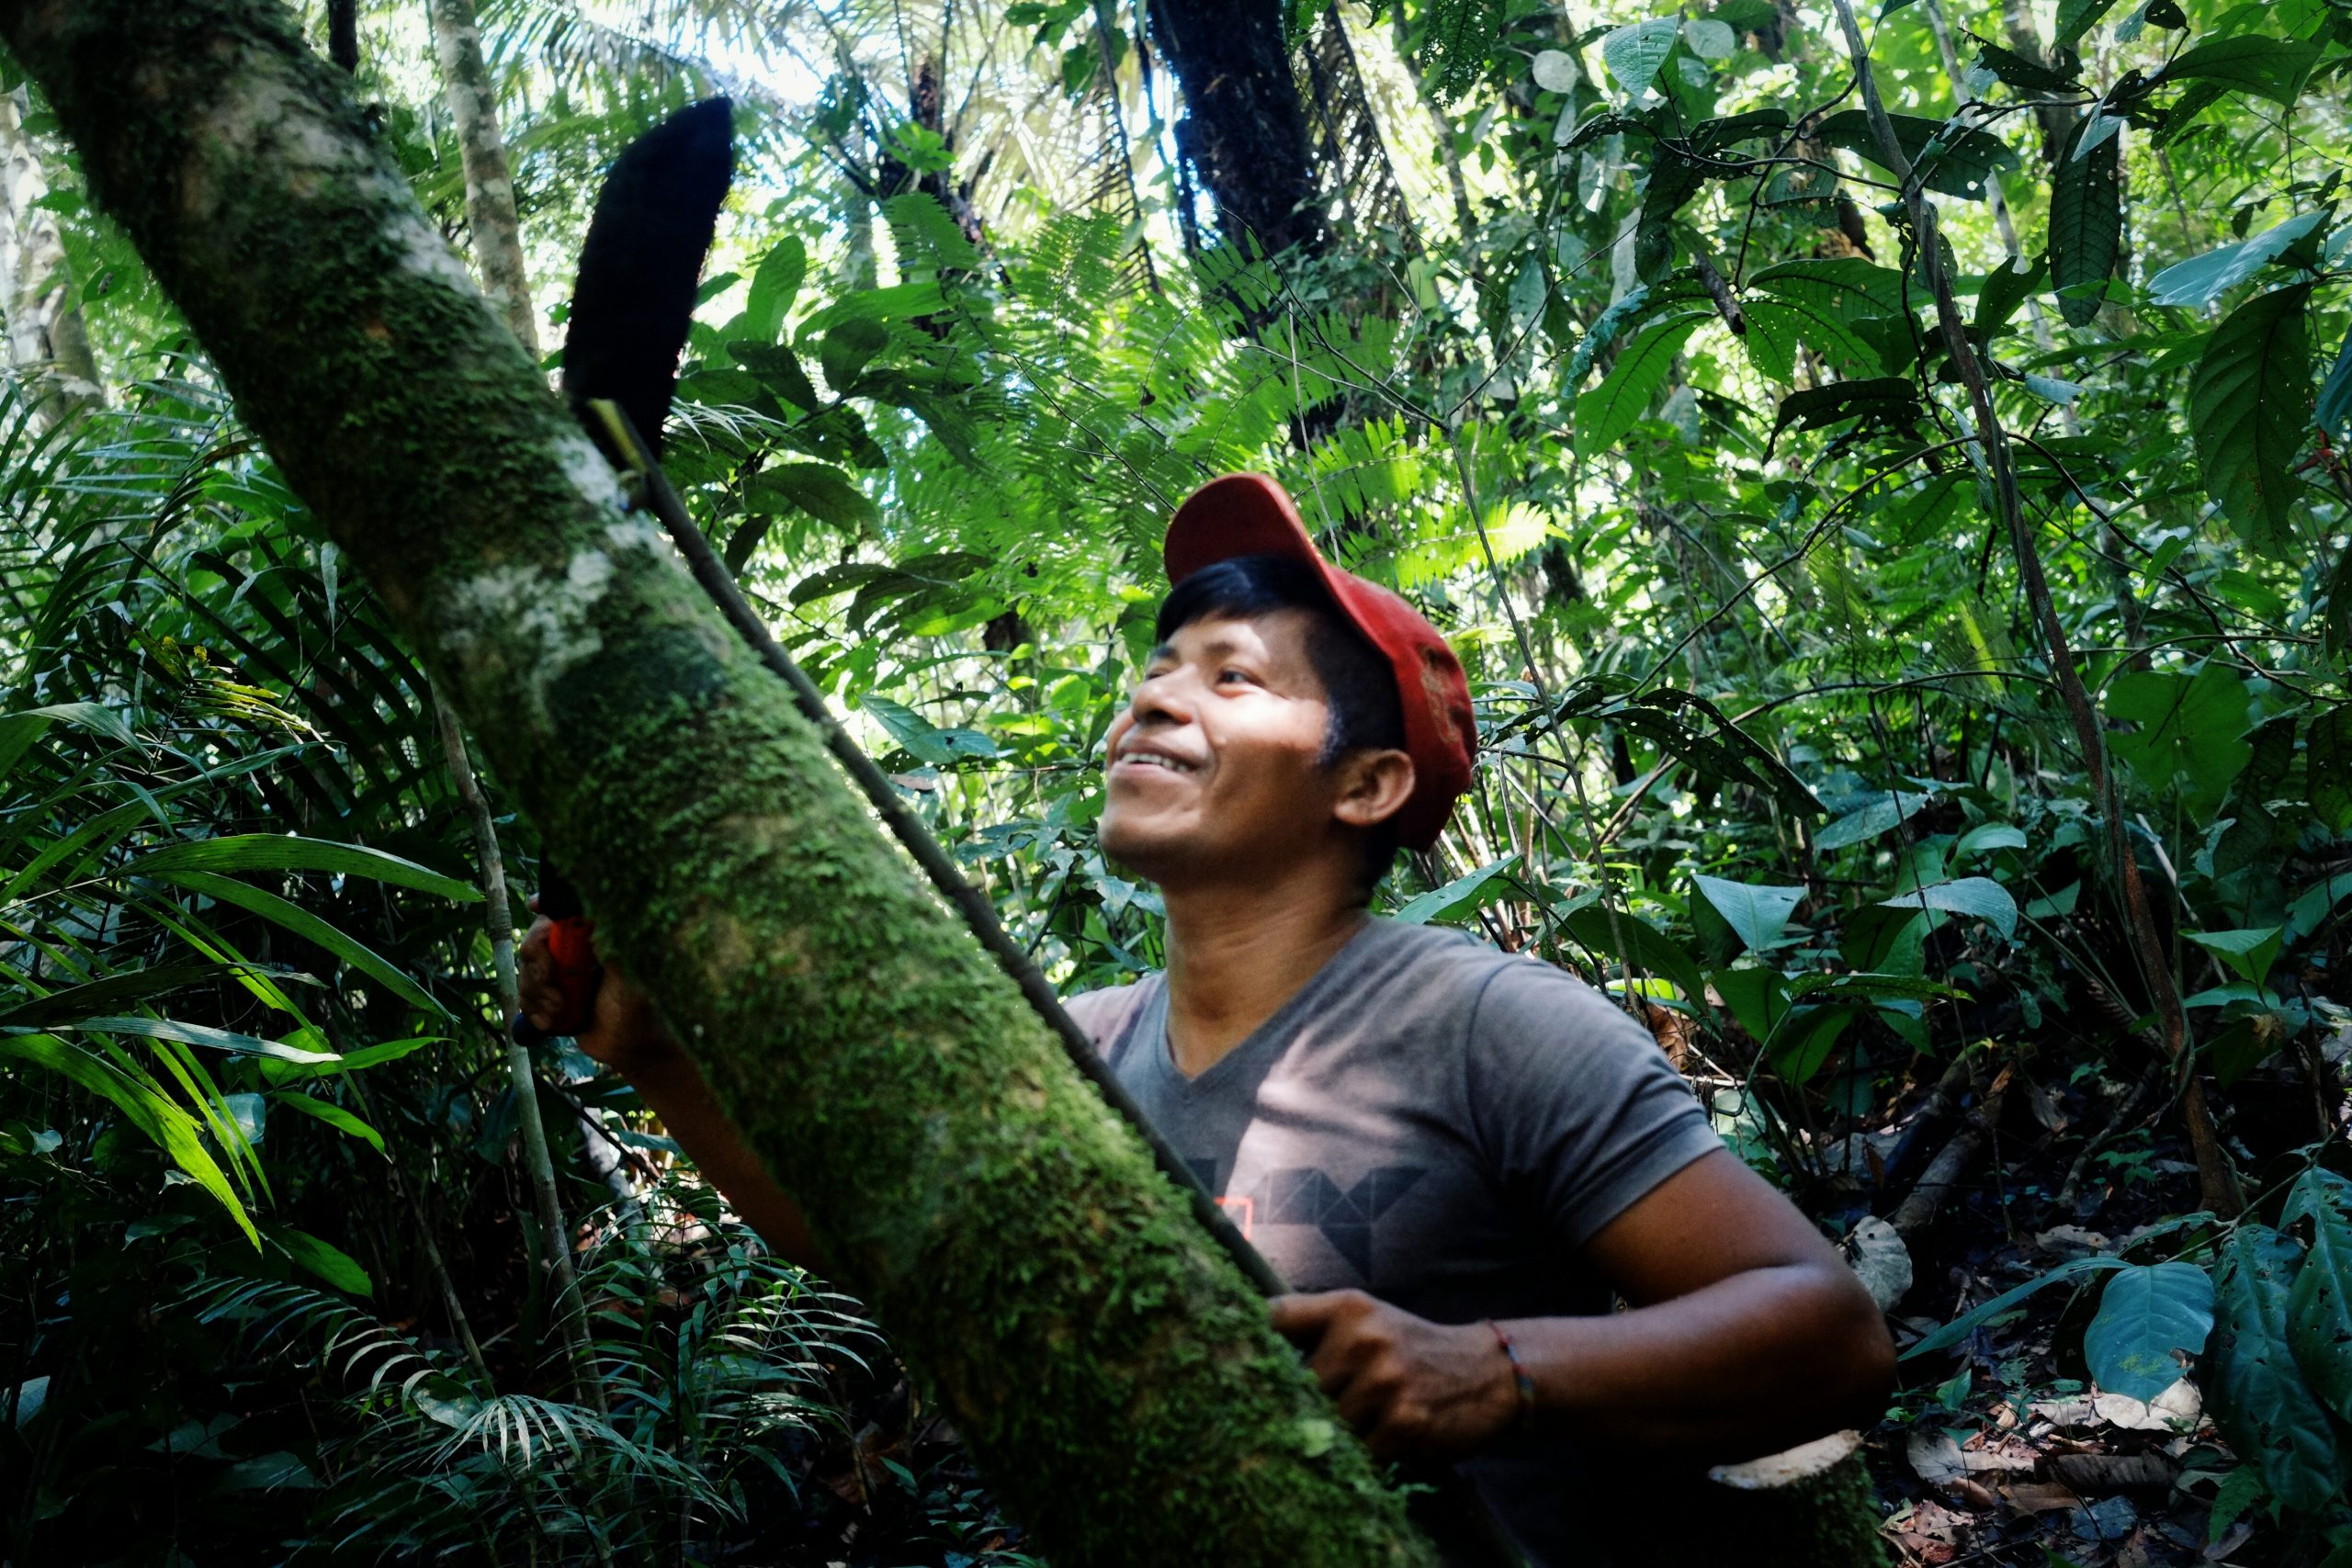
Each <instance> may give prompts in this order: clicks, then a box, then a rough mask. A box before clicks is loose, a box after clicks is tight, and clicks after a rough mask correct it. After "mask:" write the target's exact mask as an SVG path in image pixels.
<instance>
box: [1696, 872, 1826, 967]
mask: <svg viewBox="0 0 2352 1568" xmlns="http://www.w3.org/2000/svg"><path fill="white" fill-rule="evenodd" d="M1691 882H1692V883H1693V884H1694V885H1695V886H1697V887H1698V889H1699V891H1700V892H1701V893H1702V895H1704V896H1705V897H1706V900H1707V902H1708V903H1710V904H1712V905H1713V906H1714V908H1715V912H1716V913H1717V914H1719V915H1721V916H1723V918H1724V921H1725V922H1726V923H1728V924H1729V925H1730V927H1731V929H1732V930H1733V931H1736V932H1738V933H1739V940H1740V941H1741V942H1743V943H1745V944H1746V945H1747V950H1748V951H1749V952H1750V953H1761V952H1762V951H1763V950H1764V949H1766V948H1768V947H1770V946H1771V945H1772V944H1773V943H1774V942H1778V941H1779V940H1780V938H1781V931H1783V930H1784V929H1786V927H1787V926H1788V923H1789V916H1790V915H1792V914H1793V913H1794V912H1795V910H1796V907H1797V905H1798V904H1799V903H1800V902H1801V901H1802V900H1803V899H1804V894H1805V890H1804V888H1803V887H1759V886H1750V885H1749V884H1747V883H1745V882H1726V881H1724V879H1723V878H1722V877H1719V876H1693V877H1691Z"/></svg>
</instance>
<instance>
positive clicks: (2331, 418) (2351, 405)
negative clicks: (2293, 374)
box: [2317, 333, 2352, 440]
mask: <svg viewBox="0 0 2352 1568" xmlns="http://www.w3.org/2000/svg"><path fill="white" fill-rule="evenodd" d="M2317 423H2318V424H2319V428H2320V432H2321V434H2324V435H2329V436H2333V437H2335V438H2336V439H2337V440H2341V439H2343V436H2344V433H2345V427H2346V426H2347V425H2352V333H2345V334H2344V346H2343V347H2342V348H2339V349H2337V350H2336V351H2335V365H2334V366H2333V367H2331V368H2330V369H2329V370H2328V373H2327V379H2326V380H2324V381H2323V382H2321V383H2320V389H2319V407H2318V410H2317Z"/></svg>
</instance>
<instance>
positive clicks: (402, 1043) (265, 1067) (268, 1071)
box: [262, 1034, 448, 1083]
mask: <svg viewBox="0 0 2352 1568" xmlns="http://www.w3.org/2000/svg"><path fill="white" fill-rule="evenodd" d="M447 1038H448V1037H447V1035H440V1034H420V1035H418V1036H417V1037H416V1038H414V1039H413V1040H387V1041H385V1042H383V1043H381V1044H379V1045H362V1046H361V1047H360V1048H359V1049H358V1050H356V1051H346V1052H345V1053H344V1054H343V1055H340V1056H329V1057H324V1058H322V1059H320V1060H318V1061H316V1062H303V1063H300V1064H297V1063H293V1062H280V1061H270V1062H265V1063H263V1064H262V1076H263V1077H266V1078H267V1079H268V1080H269V1081H270V1082H271V1083H288V1082H290V1081H292V1080H294V1079H297V1078H315V1077H325V1076H326V1075H328V1074H330V1073H356V1072H362V1071H365V1070H366V1069H367V1068H369V1067H372V1066H378V1065H379V1064H381V1063H384V1062H397V1061H399V1060H400V1059H401V1057H402V1056H405V1055H408V1054H409V1053H410V1052H412V1051H421V1050H423V1049H424V1047H425V1046H427V1045H439V1044H442V1043H445V1042H446V1041H447Z"/></svg>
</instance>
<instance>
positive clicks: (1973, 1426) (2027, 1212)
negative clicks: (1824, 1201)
mask: <svg viewBox="0 0 2352 1568" xmlns="http://www.w3.org/2000/svg"><path fill="white" fill-rule="evenodd" d="M2009 1100H2010V1103H2009V1105H2008V1106H2007V1115H2006V1116H2005V1117H2004V1118H2003V1124H2002V1126H2001V1127H2000V1128H1999V1129H1998V1130H1997V1132H1996V1140H1995V1146H1994V1148H1993V1150H1992V1151H1991V1157H1990V1158H1989V1159H1987V1160H1985V1161H1984V1162H1983V1163H1981V1164H1980V1165H1979V1166H1978V1167H1977V1168H1976V1170H1975V1172H1974V1173H1973V1177H1972V1179H1971V1181H1970V1184H1969V1185H1968V1186H1967V1187H1966V1189H1965V1190H1964V1192H1963V1193H1962V1195H1961V1196H1960V1197H1959V1198H1958V1199H1957V1201H1951V1202H1949V1203H1947V1205H1946V1206H1945V1207H1944V1209H1943V1210H1942V1212H1941V1213H1940V1214H1939V1216H1938V1217H1937V1218H1936V1220H1935V1221H1934V1222H1933V1223H1932V1224H1930V1225H1929V1226H1928V1227H1927V1228H1926V1229H1925V1230H1924V1231H1922V1232H1920V1233H1918V1234H1917V1235H1914V1236H1913V1237H1912V1238H1911V1251H1912V1265H1913V1280H1912V1284H1911V1287H1910V1289H1909V1290H1908V1291H1907V1292H1905V1294H1904V1296H1903V1298H1902V1300H1901V1302H1900V1303H1898V1304H1897V1305H1896V1306H1895V1308H1894V1314H1893V1321H1894V1326H1895V1330H1896V1343H1897V1345H1898V1347H1900V1348H1907V1347H1908V1346H1910V1345H1913V1344H1916V1343H1917V1342H1918V1340H1919V1339H1920V1338H1921V1337H1924V1336H1925V1335H1926V1334H1927V1333H1928V1332H1929V1331H1931V1330H1933V1329H1935V1328H1936V1327H1938V1326H1939V1325H1942V1324H1943V1323H1946V1322H1948V1321H1950V1320H1951V1319H1952V1318H1954V1317H1956V1316H1958V1315H1959V1314H1962V1313H1963V1312H1965V1311H1967V1310H1969V1309H1970V1308H1972V1307H1974V1306H1976V1305H1978V1304H1979V1303H1984V1302H1985V1301H1988V1300H1990V1299H1991V1298H1992V1297H1994V1296H1996V1295H1997V1294H1999V1293H2000V1292H2004V1291H2007V1290H2010V1289H2012V1288H2014V1287H2016V1286H2018V1285H2021V1284H2024V1283H2026V1282H2027V1281H2029V1280H2033V1279H2035V1278H2037V1277H2038V1276H2040V1275H2042V1274H2044V1273H2046V1272H2048V1271H2049V1270H2050V1269H2053V1268H2056V1267H2058V1266H2059V1265H2061V1264H2064V1263H2066V1262H2067V1261H2069V1260H2071V1259H2073V1258H2082V1257H2086V1256H2089V1255H2091V1254H2094V1253H2098V1254H2112V1253H2115V1252H2117V1251H2120V1249H2122V1248H2123V1247H2127V1246H2129V1245H2131V1242H2132V1241H2133V1240H2134V1239H2135V1238H2137V1237H2141V1236H2143V1235H2150V1234H2151V1233H2152V1232H2154V1229H2155V1227H2158V1226H2165V1224H2166V1221H2167V1220H2168V1219H2169V1218H2170V1217H2172V1216H2177V1215H2180V1214H2183V1213H2189V1212H2192V1211H2195V1210H2196V1209H2197V1208H2198V1201H2197V1178H2196V1170H2195V1168H2194V1167H2193V1166H2192V1165H2190V1164H2189V1163H2188V1149H2187V1147H2186V1145H2185V1144H2184V1143H2183V1142H2182V1140H2181V1139H2180V1138H2179V1137H2178V1135H2177V1131H2176V1129H2177V1118H2175V1117H2172V1116H2168V1115H2167V1116H2159V1117H2155V1118H2154V1120H2153V1125H2151V1126H2141V1127H2136V1128H2133V1129H2132V1130H2131V1131H2130V1132H2129V1133H2127V1134H2125V1135H2123V1136H2121V1137H2119V1138H2117V1139H2116V1140H2114V1141H2113V1142H2112V1143H2111V1144H2110V1145H2109V1147H2108V1148H2107V1149H2106V1150H2104V1151H2102V1154H2101V1155H2100V1156H2098V1158H2097V1159H2095V1161H2094V1162H2093V1164H2092V1167H2091V1173H2090V1175H2089V1176H2088V1178H2087V1179H2085V1180H2084V1181H2083V1182H2082V1183H2081V1184H2080V1187H2079V1189H2078V1190H2077V1193H2076V1194H2075V1197H2074V1199H2073V1201H2071V1202H2067V1203H2064V1204H2062V1203H2060V1202H2059V1201H2057V1196H2058V1194H2059V1192H2060V1191H2061V1190H2062V1189H2063V1187H2064V1181H2065V1177H2066V1174H2067V1171H2068V1168H2069V1167H2070V1166H2071V1165H2072V1164H2073V1163H2074V1160H2075V1156H2076V1155H2077V1154H2078V1153H2079V1152H2080V1149H2081V1143H2080V1140H2079V1138H2078V1137H2077V1136H2075V1135H2074V1134H2078V1133H2079V1132H2080V1131H2081V1129H2080V1127H2078V1126H2075V1127H2070V1126H2069V1125H2068V1123H2069V1121H2070V1119H2071V1117H2072V1116H2073V1115H2076V1114H2080V1113H2081V1112H2082V1111H2085V1110H2086V1109H2088V1108H2087V1107H2086V1106H2084V1105H2083V1102H2082V1099H2081V1097H2079V1096H2077V1095H2073V1094H2047V1095H2038V1096H2032V1097H2028V1098H2027V1099H2026V1100H2025V1102H2024V1103H2019V1100H2020V1097H2018V1096H2016V1095H2012V1096H2010V1097H2009ZM2233 1101H2234V1104H2235V1108H2236V1112H2237V1120H2238V1121H2239V1122H2240V1124H2241V1129H2242V1131H2244V1132H2245V1134H2247V1137H2245V1138H2242V1139H2240V1140H2238V1146H2239V1149H2240V1153H2241V1157H2242V1158H2243V1157H2244V1149H2245V1143H2246V1142H2248V1141H2251V1142H2252V1144H2253V1146H2254V1147H2256V1148H2262V1147H2279V1146H2288V1145H2291V1144H2295V1143H2308V1141H2309V1140H2310V1139H2311V1137H2312V1132H2311V1131H2310V1130H2309V1129H2311V1128H2312V1126H2313V1125H2314V1122H2315V1117H2314V1112H2313V1101H2312V1087H2311V1085H2310V1082H2309V1080H2308V1079H2305V1078H2303V1077H2301V1075H2300V1074H2288V1073H2281V1074H2278V1075H2276V1076H2267V1077H2265V1076H2257V1077H2254V1078H2250V1079H2248V1080H2246V1081H2245V1082H2244V1083H2242V1084H2241V1085H2239V1086H2238V1089H2237V1092H2236V1093H2235V1094H2234V1095H2233ZM2147 1120H2149V1119H2148V1118H2143V1121H2147ZM2258 1123H2259V1124H2262V1125H2259V1126H2257V1124H2258ZM2268 1123H2276V1125H2275V1126H2273V1125H2268ZM2272 1134H2276V1135H2277V1137H2276V1141H2275V1142H2274V1141H2273V1138H2272V1136H2271V1135H2272ZM2250 1168H2252V1169H2253V1172H2254V1174H2255V1176H2256V1181H2255V1183H2254V1186H2253V1188H2252V1190H2254V1191H2255V1192H2256V1195H2257V1197H2256V1201H2257V1202H2259V1201H2260V1199H2259V1195H2260V1193H2261V1192H2263V1191H2264V1190H2266V1185H2267V1184H2266V1182H2265V1180H2264V1178H2265V1177H2267V1176H2274V1175H2278V1173H2275V1172H2266V1171H2262V1170H2260V1169H2259V1168H2255V1167H2250ZM2166 1228H2170V1227H2168V1226H2167V1227H2166ZM2099 1281H2100V1276H2098V1275H2089V1276H2081V1277H2078V1278H2077V1279H2076V1280H2069V1281H2064V1282H2061V1283H2058V1284H2055V1285H2053V1286H2052V1287H2051V1288H2049V1289H2047V1290H2043V1291H2041V1292H2037V1293H2035V1294H2033V1295H2031V1296H2029V1297H2028V1298H2026V1300H2024V1301H2023V1302H2022V1303H2019V1304H2018V1306H2017V1307H2016V1308H2014V1309H2013V1310H2011V1311H2010V1312H2008V1313H2006V1314H2000V1315H1997V1316H1996V1317H1994V1318H1993V1319H1991V1320H1989V1321H1988V1322H1987V1323H1986V1324H1985V1325H1981V1326H1980V1327H1979V1328H1978V1329H1977V1330H1976V1331H1975V1332H1974V1333H1973V1334H1972V1335H1971V1336H1970V1337H1968V1338H1967V1339H1966V1340H1964V1341H1963V1342H1962V1344H1961V1345H1959V1346H1957V1347H1954V1348H1952V1349H1951V1350H1949V1351H1945V1352H1942V1353H1939V1354H1930V1355H1928V1356H1924V1357H1921V1358H1919V1359H1916V1360H1906V1361H1905V1363H1904V1366H1903V1384H1904V1386H1903V1390H1902V1392H1901V1393H1900V1394H1899V1395H1898V1396H1897V1400H1896V1403H1895V1404H1894V1408H1893V1409H1892V1410H1891V1411H1890V1413H1889V1416H1888V1419H1887V1420H1885V1421H1884V1422H1883V1423H1882V1424H1881V1425H1880V1427H1878V1428H1877V1430H1876V1431H1874V1432H1872V1433H1871V1434H1870V1435H1869V1448H1868V1453H1869V1456H1870V1460H1871V1469H1872V1472H1873V1474H1874V1476H1875V1477H1876V1480H1877V1483H1878V1486H1879V1493H1880V1497H1881V1499H1882V1501H1883V1504H1885V1505H1886V1506H1888V1507H1889V1508H1890V1509H1891V1514H1890V1517H1889V1518H1888V1520H1887V1524H1886V1527H1885V1531H1884V1534H1885V1539H1886V1540H1887V1542H1888V1545H1889V1547H1890V1548H1891V1550H1892V1551H1893V1552H1894V1556H1895V1559H1896V1560H1897V1561H1898V1562H1901V1563H1903V1564H1905V1568H1910V1565H1915V1564H1917V1565H1930V1564H1932V1565H1943V1564H1960V1563H1982V1564H1988V1565H1989V1564H2021V1565H2022V1564H2030V1565H2031V1568H2059V1565H2063V1564H2077V1565H2079V1568H2110V1565H2111V1568H2152V1565H2158V1564H2163V1565H2171V1564H2190V1563H2196V1564H2205V1563H2224V1564H2227V1563H2234V1564H2239V1565H2241V1568H2282V1565H2286V1564H2303V1563H2309V1562H2317V1561H2318V1560H2320V1559H2321V1558H2323V1557H2324V1556H2325V1555H2326V1550H2325V1548H2324V1545H2323V1544H2322V1543H2320V1542H2319V1541H2318V1540H2317V1539H2316V1538H2315V1537H2312V1536H2311V1535H2310V1534H2309V1533H2308V1532H2306V1531H2298V1530H2297V1529H2294V1528H2293V1527H2292V1526H2291V1525H2289V1524H2282V1523H2280V1522H2278V1521H2276V1520H2274V1519H2273V1518H2272V1517H2271V1516H2270V1514H2269V1512H2268V1510H2267V1506H2249V1505H2250V1504H2253V1503H2254V1502H2255V1499H2256V1495H2257V1494H2256V1490H2255V1488H2254V1487H2252V1486H2251V1485H2250V1484H2249V1483H2250V1481H2251V1472H2245V1473H2244V1474H2242V1475H2241V1478H2240V1479H2239V1480H2237V1481H2236V1482H2234V1483H2233V1481H2232V1480H2231V1477H2232V1475H2233V1473H2237V1472H2239V1465H2238V1461H2237V1458H2236V1456H2233V1454H2232V1453H2231V1451H2230V1450H2229V1448H2228V1446H2227V1444H2226V1443H2225V1442H2223V1441H2222V1438H2220V1437H2219V1436H2218V1435H2217V1434H2216V1432H2215V1431H2214V1429H2213V1427H2212V1425H2211V1422H2210V1421H2209V1420H2207V1419H2206V1418H2205V1416H2204V1413H2203V1409H2202V1399H2201V1397H2200V1395H2199V1391H2198V1389H2197V1387H2196V1385H2195V1383H2194V1382H2190V1381H2188V1380H2187V1379H2184V1380H2183V1381H2182V1382H2177V1383H2175V1384H2174V1385H2173V1386H2172V1387H2171V1388H2170V1389H2168V1390H2166V1391H2165V1393H2163V1394H2161V1395H2159V1396H2158V1397H2157V1398H2156V1399H2155V1400H2154V1402H2153V1404H2143V1403H2141V1402H2140V1401H2138V1400H2136V1399H2131V1398H2128V1397H2126V1396H2124V1395H2121V1394H2116V1393H2104V1392H2101V1391H2099V1390H2098V1389H2097V1388H2095V1387H2092V1386H2089V1385H2088V1384H2087V1383H2086V1382H2085V1381H2084V1380H2085V1378H2086V1375H2087V1374H2086V1371H2085V1365H2084V1358H2083V1348H2082V1342H2083V1333H2084V1330H2085V1328H2086V1325H2088V1324H2089V1322H2090V1320H2091V1318H2092V1316H2093V1314H2094V1312H2095V1310H2096V1307H2097V1303H2098V1284H2099ZM1939 1380H1940V1381H1939Z"/></svg>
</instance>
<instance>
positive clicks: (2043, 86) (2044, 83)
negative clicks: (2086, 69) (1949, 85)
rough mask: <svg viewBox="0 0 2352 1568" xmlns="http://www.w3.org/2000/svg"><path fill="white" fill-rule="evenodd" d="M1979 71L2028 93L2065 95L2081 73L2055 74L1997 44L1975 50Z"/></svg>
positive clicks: (2047, 67) (2039, 63)
mask: <svg viewBox="0 0 2352 1568" xmlns="http://www.w3.org/2000/svg"><path fill="white" fill-rule="evenodd" d="M1976 65H1977V68H1978V69H1979V70H1982V71H1989V72H1991V73H1993V74H1994V75H1996V76H1997V77H1999V78H2000V79H2001V80H2002V81H2004V82H2007V84H2008V85H2010V86H2012V87H2022V88H2024V89H2025V90H2026V91H2027V92H2029V93H2064V92H2066V91H2069V90H2070V89H2072V88H2073V86H2074V85H2075V77H2076V76H2077V75H2079V74H2080V73H2079V72H2065V71H2053V70H2052V69H2051V68H2050V67H2049V66H2047V65H2044V64H2042V63H2041V62H2040V61H2038V60H2028V59H2027V58H2026V57H2025V56H2024V55H2022V54H2019V53H2018V52H2017V51H2015V50H2009V49H2003V48H2002V47H2001V46H2000V45H1998V44H1994V43H1988V44H1982V45H1979V46H1978V48H1977V51H1976Z"/></svg>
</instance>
